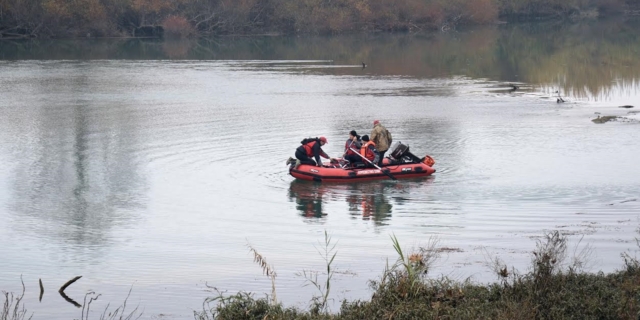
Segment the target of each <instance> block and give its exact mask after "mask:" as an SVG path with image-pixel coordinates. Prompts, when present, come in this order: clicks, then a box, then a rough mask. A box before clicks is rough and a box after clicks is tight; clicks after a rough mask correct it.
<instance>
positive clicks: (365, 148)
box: [360, 134, 380, 166]
mask: <svg viewBox="0 0 640 320" xmlns="http://www.w3.org/2000/svg"><path fill="white" fill-rule="evenodd" d="M360 155H362V156H363V157H365V158H367V160H369V161H371V162H373V163H378V161H379V160H380V155H379V154H378V150H376V144H375V142H373V141H371V140H369V136H368V135H366V134H365V135H364V136H362V147H361V148H360ZM363 162H365V164H366V165H367V166H370V165H371V164H370V163H368V162H367V161H365V160H363Z"/></svg>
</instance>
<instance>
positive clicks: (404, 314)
mask: <svg viewBox="0 0 640 320" xmlns="http://www.w3.org/2000/svg"><path fill="white" fill-rule="evenodd" d="M328 239H330V237H328V236H327V235H326V234H325V244H328V243H330V241H328ZM392 243H393V245H394V248H395V249H396V252H397V253H398V261H397V263H396V264H394V265H393V266H392V267H387V268H386V269H385V270H384V273H383V275H382V277H381V280H380V281H377V282H372V289H373V290H374V293H373V296H372V298H371V299H370V300H368V301H352V302H348V301H343V302H342V306H341V309H340V312H339V313H335V314H329V313H328V312H317V310H310V311H301V310H298V309H295V308H284V307H283V306H282V305H281V304H277V305H272V304H270V303H269V301H268V299H254V298H253V296H252V295H251V294H247V293H238V294H237V295H233V296H226V295H224V294H222V293H220V295H219V297H217V298H213V300H211V301H217V302H218V305H217V307H216V308H214V309H211V313H210V314H211V316H212V317H211V318H209V317H208V315H205V316H206V317H205V316H203V315H202V314H200V317H198V315H197V314H196V318H197V319H345V320H356V319H357V320H360V319H435V318H448V319H500V320H502V319H569V318H570V319H637V318H638V317H639V316H640V262H639V261H638V259H637V258H636V257H634V256H631V255H629V254H625V255H623V257H625V268H624V269H623V270H620V271H618V272H613V273H610V274H604V273H602V272H600V273H597V274H593V273H586V272H583V271H582V266H584V263H585V262H586V261H585V259H586V257H588V252H590V249H589V247H588V246H585V247H583V248H582V249H581V250H578V246H576V249H575V250H574V251H573V258H572V260H571V261H570V262H569V263H568V264H564V260H565V259H566V258H567V256H568V254H567V253H568V250H567V238H566V237H565V236H564V235H562V234H561V233H559V232H557V231H551V232H548V233H546V234H545V235H544V236H543V237H542V238H541V239H540V240H539V241H537V243H536V248H535V249H534V251H533V254H532V261H531V264H532V265H531V269H530V271H529V272H527V273H524V274H520V273H519V272H518V271H517V270H515V269H514V268H512V270H511V271H509V270H508V267H507V265H506V264H505V263H503V262H501V261H500V260H499V259H495V260H494V262H497V263H496V264H495V266H494V271H496V274H498V276H499V277H500V279H501V282H500V283H494V284H489V285H481V284H473V283H471V282H469V281H468V280H467V281H464V282H459V281H453V280H451V279H448V278H440V279H435V280H430V279H427V278H426V277H425V276H424V275H425V274H426V272H428V269H429V267H428V266H429V264H430V263H431V262H433V261H434V259H435V258H436V257H437V252H438V250H437V248H436V246H435V243H436V241H434V240H433V241H430V245H429V246H428V247H427V248H420V250H418V251H417V252H415V253H411V254H409V255H406V254H405V252H404V251H403V250H402V248H401V247H400V243H399V241H398V240H397V238H396V237H395V236H392ZM578 244H580V242H579V243H578ZM638 247H639V248H640V240H638ZM326 248H329V246H328V245H327V246H326ZM331 248H332V249H331V250H333V247H331ZM326 252H330V251H326ZM325 257H327V259H326V261H327V262H332V261H333V258H334V257H335V254H325ZM327 270H328V271H329V272H331V271H332V270H331V268H328V269H327ZM316 282H317V281H316ZM317 283H318V282H317Z"/></svg>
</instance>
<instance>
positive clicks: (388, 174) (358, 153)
mask: <svg viewBox="0 0 640 320" xmlns="http://www.w3.org/2000/svg"><path fill="white" fill-rule="evenodd" d="M349 149H351V151H353V152H354V153H356V154H357V155H359V156H360V158H362V159H364V160H365V161H367V162H369V163H370V164H372V165H373V166H374V167H376V168H377V169H378V170H380V171H382V173H384V174H386V175H387V176H388V177H389V178H391V179H392V180H398V179H396V177H394V176H392V175H391V173H389V170H387V171H384V170H382V168H380V167H378V166H377V165H376V164H375V163H373V162H371V160H369V159H367V158H365V157H364V156H363V155H361V154H360V152H358V151H356V150H353V148H349Z"/></svg>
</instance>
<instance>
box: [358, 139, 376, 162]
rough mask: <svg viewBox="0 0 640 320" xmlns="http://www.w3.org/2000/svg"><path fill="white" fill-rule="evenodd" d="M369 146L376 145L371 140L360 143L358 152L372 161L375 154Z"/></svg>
mask: <svg viewBox="0 0 640 320" xmlns="http://www.w3.org/2000/svg"><path fill="white" fill-rule="evenodd" d="M369 146H374V147H375V146H376V144H375V143H373V141H369V142H367V143H365V144H363V145H362V147H361V148H360V154H361V155H362V156H363V157H365V158H367V159H368V160H369V161H373V160H374V159H375V158H376V154H375V153H373V150H371V149H370V148H369Z"/></svg>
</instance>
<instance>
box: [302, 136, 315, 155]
mask: <svg viewBox="0 0 640 320" xmlns="http://www.w3.org/2000/svg"><path fill="white" fill-rule="evenodd" d="M316 142H317V141H316V140H313V141H311V142H309V143H307V144H303V145H302V147H303V148H304V152H306V153H307V157H309V158H311V157H313V146H315V145H316Z"/></svg>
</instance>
